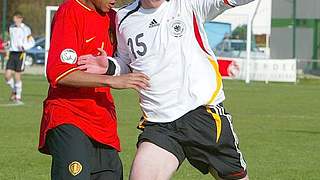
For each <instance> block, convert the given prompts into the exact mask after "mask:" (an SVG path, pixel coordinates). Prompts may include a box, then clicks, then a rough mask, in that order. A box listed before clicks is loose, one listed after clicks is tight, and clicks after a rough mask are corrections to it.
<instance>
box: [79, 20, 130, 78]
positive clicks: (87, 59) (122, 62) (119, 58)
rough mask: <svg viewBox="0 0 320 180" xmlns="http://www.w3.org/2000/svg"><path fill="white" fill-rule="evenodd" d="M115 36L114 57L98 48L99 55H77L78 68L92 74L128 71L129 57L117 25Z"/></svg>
mask: <svg viewBox="0 0 320 180" xmlns="http://www.w3.org/2000/svg"><path fill="white" fill-rule="evenodd" d="M117 20H118V18H117V17H116V22H117ZM116 24H118V23H116ZM116 37H117V38H116V39H117V51H116V53H115V57H113V58H111V57H108V56H107V54H106V52H105V51H104V50H103V49H98V50H99V51H100V55H99V56H93V55H90V54H89V55H83V56H80V57H79V61H78V65H79V69H81V70H82V71H84V72H88V73H93V74H108V75H119V74H127V73H130V72H131V69H130V68H129V64H130V61H131V59H130V57H129V53H128V52H129V50H128V47H127V44H126V42H125V40H124V38H123V37H122V36H121V34H120V32H119V27H118V25H117V26H116Z"/></svg>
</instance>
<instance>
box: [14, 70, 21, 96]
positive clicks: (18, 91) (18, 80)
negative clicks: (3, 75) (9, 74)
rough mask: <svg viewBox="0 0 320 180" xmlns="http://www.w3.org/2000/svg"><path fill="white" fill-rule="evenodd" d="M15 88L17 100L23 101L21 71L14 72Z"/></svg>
mask: <svg viewBox="0 0 320 180" xmlns="http://www.w3.org/2000/svg"><path fill="white" fill-rule="evenodd" d="M14 80H15V83H14V89H15V92H16V101H21V99H22V79H21V72H16V73H15V74H14Z"/></svg>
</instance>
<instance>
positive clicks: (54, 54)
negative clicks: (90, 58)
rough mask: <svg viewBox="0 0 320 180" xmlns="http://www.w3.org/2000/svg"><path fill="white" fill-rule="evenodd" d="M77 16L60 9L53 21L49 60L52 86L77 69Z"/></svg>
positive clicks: (48, 75) (48, 71)
mask: <svg viewBox="0 0 320 180" xmlns="http://www.w3.org/2000/svg"><path fill="white" fill-rule="evenodd" d="M75 18H76V16H74V15H73V14H72V13H71V12H70V10H69V11H68V9H60V10H58V11H57V13H56V14H55V17H54V19H53V23H52V25H51V26H52V27H51V30H52V34H51V41H50V50H49V54H48V62H47V78H48V81H49V83H50V85H51V86H52V87H56V85H57V83H58V82H59V80H61V79H62V78H63V77H65V76H66V75H68V74H70V73H71V72H73V71H76V70H78V69H77V60H78V55H79V49H80V45H79V42H78V41H79V40H78V37H77V34H78V33H77V32H78V29H77V26H76V24H77V23H76V20H75Z"/></svg>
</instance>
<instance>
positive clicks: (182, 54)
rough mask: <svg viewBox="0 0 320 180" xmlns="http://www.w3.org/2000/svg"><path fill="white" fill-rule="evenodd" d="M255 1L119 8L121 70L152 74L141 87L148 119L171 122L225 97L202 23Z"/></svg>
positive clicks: (201, 0) (200, 0) (195, 0)
mask: <svg viewBox="0 0 320 180" xmlns="http://www.w3.org/2000/svg"><path fill="white" fill-rule="evenodd" d="M251 1H253V0H171V1H165V2H164V3H162V5H161V6H160V7H159V8H157V9H143V8H142V7H141V5H140V2H139V0H137V1H135V2H133V3H132V4H130V5H128V6H126V7H124V8H122V9H120V10H119V11H118V13H117V19H116V24H117V40H118V49H117V50H118V51H117V57H116V58H117V59H118V61H119V64H120V66H121V71H122V73H126V72H128V70H129V68H128V66H129V67H130V69H131V70H133V71H134V72H142V73H144V74H146V75H147V76H149V77H150V88H148V89H147V90H141V91H140V106H141V108H142V111H143V112H144V116H145V119H146V120H148V121H151V122H171V121H174V120H176V119H178V118H179V117H181V116H183V115H184V114H186V113H187V112H189V111H191V110H194V109H196V108H197V107H199V106H203V105H205V106H207V105H209V106H210V105H217V104H219V103H221V102H222V101H223V100H224V99H225V96H224V92H223V85H222V79H221V75H220V73H219V68H218V64H217V59H216V57H215V55H214V54H213V52H212V51H211V49H210V46H209V43H208V40H207V37H206V33H205V30H204V25H203V24H204V22H205V21H206V20H212V19H213V18H215V17H216V16H218V15H219V14H221V13H222V12H223V11H225V10H226V9H228V8H231V7H233V6H237V5H242V4H246V3H248V2H251ZM127 65H128V66H127Z"/></svg>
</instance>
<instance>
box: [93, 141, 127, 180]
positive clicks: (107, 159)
mask: <svg viewBox="0 0 320 180" xmlns="http://www.w3.org/2000/svg"><path fill="white" fill-rule="evenodd" d="M91 142H92V144H93V152H92V155H91V160H92V161H91V179H90V180H106V179H110V180H122V179H123V167H122V163H121V160H120V157H119V154H118V152H117V150H115V149H114V148H112V147H109V146H106V145H103V144H101V143H98V142H96V141H94V140H91Z"/></svg>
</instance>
